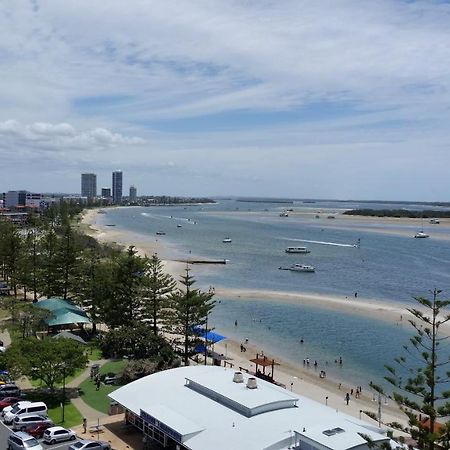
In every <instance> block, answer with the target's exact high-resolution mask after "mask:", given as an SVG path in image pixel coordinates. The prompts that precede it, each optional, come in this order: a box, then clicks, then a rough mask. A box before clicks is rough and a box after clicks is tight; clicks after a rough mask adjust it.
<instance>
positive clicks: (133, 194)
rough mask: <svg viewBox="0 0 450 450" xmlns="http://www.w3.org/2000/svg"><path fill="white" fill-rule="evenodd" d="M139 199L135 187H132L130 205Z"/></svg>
mask: <svg viewBox="0 0 450 450" xmlns="http://www.w3.org/2000/svg"><path fill="white" fill-rule="evenodd" d="M136 199H137V189H136V188H135V187H134V186H130V203H134V202H135V201H136Z"/></svg>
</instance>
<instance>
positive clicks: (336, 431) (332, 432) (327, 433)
mask: <svg viewBox="0 0 450 450" xmlns="http://www.w3.org/2000/svg"><path fill="white" fill-rule="evenodd" d="M344 432H345V430H344V429H343V428H340V427H336V428H332V429H331V430H325V431H322V433H323V434H324V435H325V436H334V435H335V434H339V433H344Z"/></svg>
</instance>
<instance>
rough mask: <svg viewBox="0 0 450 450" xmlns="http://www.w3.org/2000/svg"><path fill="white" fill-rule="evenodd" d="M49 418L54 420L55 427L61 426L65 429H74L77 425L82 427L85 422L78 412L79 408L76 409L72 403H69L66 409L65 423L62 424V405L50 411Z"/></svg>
mask: <svg viewBox="0 0 450 450" xmlns="http://www.w3.org/2000/svg"><path fill="white" fill-rule="evenodd" d="M48 416H49V417H50V419H52V420H53V422H54V423H55V425H59V426H62V427H65V428H70V427H74V426H76V425H80V424H81V422H82V421H83V416H82V415H81V413H80V412H79V411H78V409H77V408H75V406H74V405H72V403H70V402H69V401H67V403H66V405H65V407H64V423H63V422H61V419H62V408H61V405H58V406H55V407H53V408H51V409H49V410H48Z"/></svg>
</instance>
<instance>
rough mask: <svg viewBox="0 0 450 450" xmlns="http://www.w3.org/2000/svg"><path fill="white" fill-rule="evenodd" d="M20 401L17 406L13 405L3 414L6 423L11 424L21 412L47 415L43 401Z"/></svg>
mask: <svg viewBox="0 0 450 450" xmlns="http://www.w3.org/2000/svg"><path fill="white" fill-rule="evenodd" d="M20 403H21V402H19V405H18V406H14V407H13V408H12V409H11V411H8V412H6V413H5V414H3V420H4V422H5V423H6V424H7V425H8V424H11V423H12V422H13V421H14V420H15V418H16V417H17V416H22V415H23V414H41V415H44V416H46V415H47V405H46V404H45V403H44V402H27V403H26V404H24V405H22V404H20ZM5 410H6V408H5Z"/></svg>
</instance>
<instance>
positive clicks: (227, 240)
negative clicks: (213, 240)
mask: <svg viewBox="0 0 450 450" xmlns="http://www.w3.org/2000/svg"><path fill="white" fill-rule="evenodd" d="M222 242H223V243H224V244H231V243H232V242H233V241H232V240H231V238H229V237H226V238H225V239H224V240H223V241H222Z"/></svg>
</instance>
